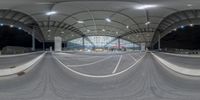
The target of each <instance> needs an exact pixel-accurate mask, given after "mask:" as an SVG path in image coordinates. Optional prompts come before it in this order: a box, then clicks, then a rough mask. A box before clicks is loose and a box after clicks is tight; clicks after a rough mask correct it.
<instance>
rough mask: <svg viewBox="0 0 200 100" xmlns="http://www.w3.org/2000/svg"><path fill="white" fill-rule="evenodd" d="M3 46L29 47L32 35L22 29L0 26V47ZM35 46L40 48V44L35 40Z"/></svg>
mask: <svg viewBox="0 0 200 100" xmlns="http://www.w3.org/2000/svg"><path fill="white" fill-rule="evenodd" d="M5 46H21V47H31V46H32V36H31V35H29V34H28V33H27V32H25V31H23V30H19V29H17V28H10V27H9V26H1V27H0V49H2V48H3V47H5ZM36 48H38V49H41V48H42V44H41V43H40V42H38V41H37V40H36Z"/></svg>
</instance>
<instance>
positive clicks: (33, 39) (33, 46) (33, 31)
mask: <svg viewBox="0 0 200 100" xmlns="http://www.w3.org/2000/svg"><path fill="white" fill-rule="evenodd" d="M32 51H35V29H34V28H33V30H32Z"/></svg>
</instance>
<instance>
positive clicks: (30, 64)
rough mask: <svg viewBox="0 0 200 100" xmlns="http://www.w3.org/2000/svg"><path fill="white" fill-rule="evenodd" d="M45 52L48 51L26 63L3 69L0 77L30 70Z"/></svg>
mask: <svg viewBox="0 0 200 100" xmlns="http://www.w3.org/2000/svg"><path fill="white" fill-rule="evenodd" d="M45 54H46V52H44V53H43V54H41V55H40V56H38V57H36V58H34V59H33V60H31V61H29V62H27V63H25V64H22V65H19V66H16V67H15V68H9V69H1V70H0V77H7V76H8V77H15V76H19V75H22V74H24V73H26V72H28V71H30V70H31V69H32V68H33V65H34V64H37V63H39V61H40V60H41V59H42V58H43V57H44V55H45Z"/></svg>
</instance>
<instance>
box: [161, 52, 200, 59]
mask: <svg viewBox="0 0 200 100" xmlns="http://www.w3.org/2000/svg"><path fill="white" fill-rule="evenodd" d="M161 53H164V54H167V55H172V56H178V57H193V58H200V55H187V54H174V53H166V52H161Z"/></svg>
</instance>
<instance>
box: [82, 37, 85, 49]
mask: <svg viewBox="0 0 200 100" xmlns="http://www.w3.org/2000/svg"><path fill="white" fill-rule="evenodd" d="M82 47H83V50H85V37H84V36H83V37H82Z"/></svg>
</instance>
